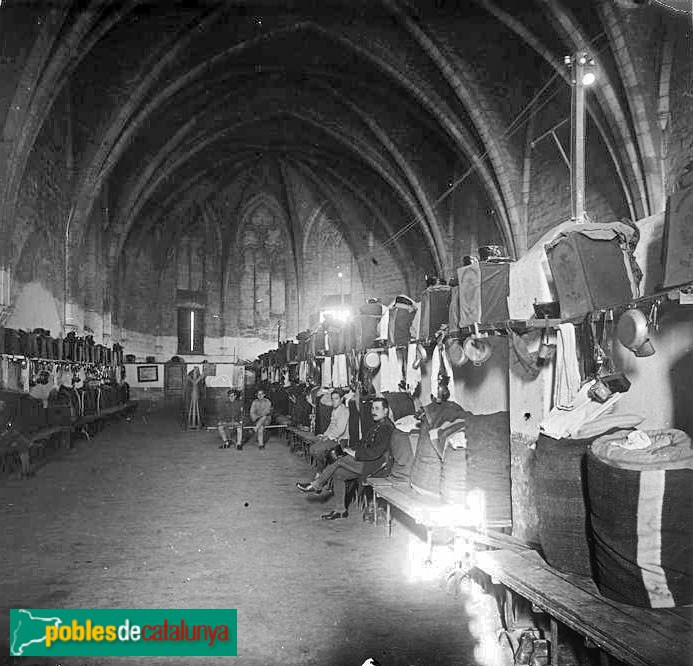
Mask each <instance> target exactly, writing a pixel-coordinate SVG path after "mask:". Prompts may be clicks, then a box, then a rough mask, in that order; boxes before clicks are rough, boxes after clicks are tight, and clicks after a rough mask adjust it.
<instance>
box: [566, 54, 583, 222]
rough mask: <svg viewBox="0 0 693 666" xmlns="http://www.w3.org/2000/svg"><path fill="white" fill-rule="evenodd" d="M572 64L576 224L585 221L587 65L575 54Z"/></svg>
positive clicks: (572, 175) (572, 187) (573, 208)
mask: <svg viewBox="0 0 693 666" xmlns="http://www.w3.org/2000/svg"><path fill="white" fill-rule="evenodd" d="M572 64H573V72H572V104H571V112H572V132H571V146H570V158H571V168H570V191H571V217H572V218H573V219H574V220H576V221H578V222H583V221H584V219H585V84H584V83H583V80H582V78H583V76H584V74H585V65H586V64H587V56H586V54H584V53H576V54H575V55H574V56H573V63H572Z"/></svg>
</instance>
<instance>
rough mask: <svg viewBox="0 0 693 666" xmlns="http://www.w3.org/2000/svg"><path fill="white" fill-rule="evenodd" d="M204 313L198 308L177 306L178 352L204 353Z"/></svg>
mask: <svg viewBox="0 0 693 666" xmlns="http://www.w3.org/2000/svg"><path fill="white" fill-rule="evenodd" d="M204 314H205V311H204V310H201V309H198V308H178V353H179V354H204V339H205V333H204V322H205V318H204Z"/></svg>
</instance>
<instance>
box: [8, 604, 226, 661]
mask: <svg viewBox="0 0 693 666" xmlns="http://www.w3.org/2000/svg"><path fill="white" fill-rule="evenodd" d="M236 627H237V611H236V609H222V610H220V609H214V610H212V609H187V610H186V609H180V608H175V609H174V608H169V609H161V608H157V609H115V608H114V609H103V608H101V609H92V610H88V609H60V610H58V609H45V608H13V609H11V610H10V655H11V656H14V657H45V656H53V657H99V656H113V657H149V656H188V657H235V656H236V651H237V648H238V643H237V639H238V636H237V634H236Z"/></svg>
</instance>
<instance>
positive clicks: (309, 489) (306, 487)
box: [296, 481, 322, 495]
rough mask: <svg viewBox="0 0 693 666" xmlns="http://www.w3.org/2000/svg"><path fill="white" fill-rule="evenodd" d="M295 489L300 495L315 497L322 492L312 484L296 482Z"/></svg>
mask: <svg viewBox="0 0 693 666" xmlns="http://www.w3.org/2000/svg"><path fill="white" fill-rule="evenodd" d="M296 487H297V488H298V489H299V490H300V491H301V492H302V493H314V494H316V495H319V494H320V493H321V492H322V488H316V487H315V486H313V484H312V483H301V482H300V481H298V482H297V483H296Z"/></svg>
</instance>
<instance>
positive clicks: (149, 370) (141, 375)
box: [137, 365, 159, 382]
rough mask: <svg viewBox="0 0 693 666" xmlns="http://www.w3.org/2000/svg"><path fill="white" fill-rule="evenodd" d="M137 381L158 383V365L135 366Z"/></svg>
mask: <svg viewBox="0 0 693 666" xmlns="http://www.w3.org/2000/svg"><path fill="white" fill-rule="evenodd" d="M137 381H138V382H158V381H159V366H158V365H138V366H137Z"/></svg>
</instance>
